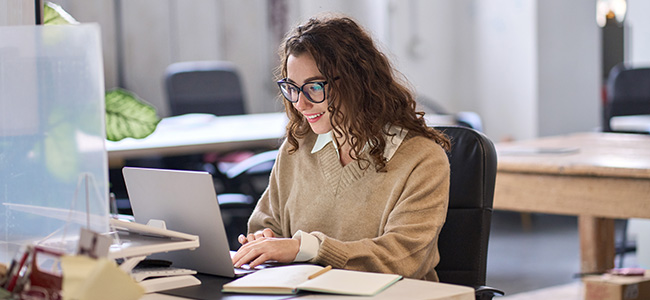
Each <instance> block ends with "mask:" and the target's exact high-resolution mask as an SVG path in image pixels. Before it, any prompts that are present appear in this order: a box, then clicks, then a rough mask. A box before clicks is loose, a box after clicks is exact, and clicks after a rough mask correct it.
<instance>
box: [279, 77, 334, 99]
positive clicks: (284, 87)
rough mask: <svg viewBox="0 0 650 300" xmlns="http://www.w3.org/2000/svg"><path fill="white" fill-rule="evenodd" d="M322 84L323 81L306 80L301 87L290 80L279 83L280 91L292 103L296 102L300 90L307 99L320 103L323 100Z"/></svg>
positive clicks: (323, 88) (323, 90)
mask: <svg viewBox="0 0 650 300" xmlns="http://www.w3.org/2000/svg"><path fill="white" fill-rule="evenodd" d="M324 85H325V83H324V82H308V83H305V84H304V85H303V86H302V87H298V86H297V85H295V84H293V83H290V82H282V83H280V90H281V91H282V95H284V97H285V98H286V99H287V100H289V101H290V102H292V103H296V102H298V97H300V92H303V93H304V94H305V96H306V97H307V100H309V101H311V102H314V103H320V102H323V101H324V100H325V87H324Z"/></svg>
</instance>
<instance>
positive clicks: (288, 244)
mask: <svg viewBox="0 0 650 300" xmlns="http://www.w3.org/2000/svg"><path fill="white" fill-rule="evenodd" d="M299 250H300V241H299V240H296V239H290V238H273V237H261V238H258V239H256V240H254V241H249V242H248V243H246V244H244V245H242V246H241V247H240V248H239V250H237V253H236V254H235V256H233V258H232V263H233V265H234V266H235V267H237V268H239V267H241V266H242V265H243V264H246V263H248V265H249V266H250V267H251V268H254V267H256V266H258V265H260V264H262V263H264V262H266V261H269V260H274V261H277V262H281V263H290V262H292V261H293V260H294V259H295V258H296V255H297V254H298V251H299Z"/></svg>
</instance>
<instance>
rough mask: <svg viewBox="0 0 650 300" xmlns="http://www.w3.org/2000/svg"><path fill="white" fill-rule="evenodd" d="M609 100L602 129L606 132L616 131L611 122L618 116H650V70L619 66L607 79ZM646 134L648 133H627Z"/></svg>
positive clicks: (605, 107)
mask: <svg viewBox="0 0 650 300" xmlns="http://www.w3.org/2000/svg"><path fill="white" fill-rule="evenodd" d="M606 91H607V99H606V101H605V105H604V107H603V120H602V127H603V131H605V132H622V131H615V130H613V129H612V128H611V126H610V121H611V119H612V118H613V117H616V116H632V115H647V114H650V68H634V67H631V66H629V65H625V64H618V65H616V66H615V67H614V68H612V70H611V71H610V73H609V77H608V78H607V89H606ZM625 132H628V133H645V134H648V133H650V132H648V131H643V132H639V131H633V132H631V131H625Z"/></svg>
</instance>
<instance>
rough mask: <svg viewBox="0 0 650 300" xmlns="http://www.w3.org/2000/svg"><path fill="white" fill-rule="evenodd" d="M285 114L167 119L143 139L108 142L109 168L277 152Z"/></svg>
mask: <svg viewBox="0 0 650 300" xmlns="http://www.w3.org/2000/svg"><path fill="white" fill-rule="evenodd" d="M286 124H287V117H286V115H285V114H284V113H267V114H248V115H237V116H223V117H216V116H214V115H208V114H188V115H182V116H176V117H170V118H164V119H163V120H162V121H160V123H159V124H158V126H157V127H156V131H154V132H153V133H152V134H151V135H149V136H148V137H146V138H144V139H139V140H137V139H131V138H127V139H124V140H121V141H119V142H110V141H107V142H106V150H107V152H108V160H109V165H110V166H121V165H123V162H124V160H125V159H132V158H142V157H151V156H166V155H186V154H197V153H205V152H226V151H232V150H237V149H244V148H256V147H260V148H278V147H279V146H280V142H281V139H282V138H283V136H284V134H285V126H286Z"/></svg>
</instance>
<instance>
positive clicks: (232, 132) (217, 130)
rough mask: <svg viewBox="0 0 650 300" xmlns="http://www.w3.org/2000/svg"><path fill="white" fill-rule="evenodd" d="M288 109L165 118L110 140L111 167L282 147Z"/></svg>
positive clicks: (442, 121)
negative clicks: (149, 128)
mask: <svg viewBox="0 0 650 300" xmlns="http://www.w3.org/2000/svg"><path fill="white" fill-rule="evenodd" d="M287 122H288V120H287V116H286V114H285V113H284V112H280V113H266V114H247V115H235V116H222V117H216V116H214V115H210V114H187V115H181V116H175V117H169V118H164V119H163V120H162V121H160V123H159V124H158V126H157V127H156V130H155V131H154V132H153V133H152V134H151V135H149V136H148V137H146V138H144V139H139V140H137V139H132V138H127V139H124V140H121V141H119V142H111V141H106V150H107V152H108V161H109V166H110V167H111V168H118V167H121V166H123V165H124V160H126V159H133V158H143V157H152V156H170V155H189V154H198V153H206V152H227V151H232V150H238V149H250V148H269V149H275V148H278V147H279V146H280V142H281V139H282V138H283V137H284V135H285V132H286V128H285V127H286V125H287ZM427 123H428V124H429V125H449V124H454V123H455V120H454V118H453V116H450V115H434V114H432V115H427Z"/></svg>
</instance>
